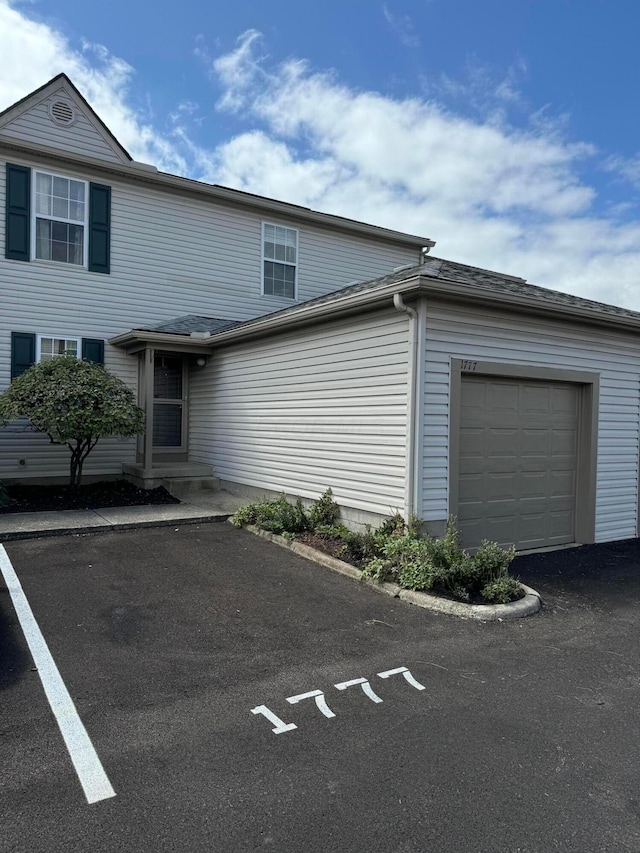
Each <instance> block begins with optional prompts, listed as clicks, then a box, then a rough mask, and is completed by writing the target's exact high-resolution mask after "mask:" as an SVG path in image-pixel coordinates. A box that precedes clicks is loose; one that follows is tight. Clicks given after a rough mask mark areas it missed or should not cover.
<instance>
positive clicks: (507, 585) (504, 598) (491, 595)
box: [481, 575, 521, 604]
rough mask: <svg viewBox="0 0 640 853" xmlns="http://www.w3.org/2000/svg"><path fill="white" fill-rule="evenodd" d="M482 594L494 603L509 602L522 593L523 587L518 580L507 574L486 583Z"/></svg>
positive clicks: (486, 599)
mask: <svg viewBox="0 0 640 853" xmlns="http://www.w3.org/2000/svg"><path fill="white" fill-rule="evenodd" d="M481 594H482V597H483V598H484V599H485V601H488V602H491V603H492V604H507V602H509V601H513V600H514V599H515V598H517V597H518V596H519V595H520V594H521V589H520V584H519V583H518V581H517V580H516V579H515V578H512V577H509V576H508V575H507V576H505V577H501V578H496V580H494V581H490V582H489V583H487V584H485V585H484V586H483V587H482V593H481Z"/></svg>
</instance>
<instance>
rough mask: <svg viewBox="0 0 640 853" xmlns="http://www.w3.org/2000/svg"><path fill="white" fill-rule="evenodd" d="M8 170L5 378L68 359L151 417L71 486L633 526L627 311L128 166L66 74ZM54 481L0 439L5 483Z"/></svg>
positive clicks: (30, 454) (474, 526) (4, 154)
mask: <svg viewBox="0 0 640 853" xmlns="http://www.w3.org/2000/svg"><path fill="white" fill-rule="evenodd" d="M0 157H1V158H2V160H3V161H4V162H3V164H2V168H1V174H0V195H4V203H1V201H0V210H1V211H2V212H1V213H0V216H4V220H0V235H2V236H0V241H4V251H2V252H1V253H0V254H1V256H0V291H1V293H2V306H3V310H2V313H1V315H0V388H4V387H7V385H8V383H9V382H10V381H11V378H12V377H13V376H17V375H18V374H19V373H20V372H21V371H23V370H25V369H26V368H27V367H28V366H29V365H30V364H32V363H33V362H35V361H38V360H40V359H44V358H54V357H55V356H56V355H57V354H59V353H61V352H65V351H72V352H74V353H76V354H77V355H78V357H85V358H90V359H93V360H96V361H100V362H103V363H104V364H105V365H106V366H107V368H108V369H109V370H112V371H113V372H114V373H116V374H117V375H118V376H120V377H121V378H122V379H123V380H124V381H126V382H127V383H128V384H129V385H130V386H131V387H132V388H134V389H137V391H138V394H139V399H140V402H141V405H143V407H144V408H145V411H146V415H147V430H146V434H145V436H144V437H142V438H141V439H139V440H138V442H136V441H131V440H118V439H113V440H104V441H101V442H99V444H98V446H97V448H96V450H95V451H94V452H93V453H92V455H91V456H90V457H89V459H88V460H87V464H86V467H85V472H86V474H87V475H89V476H93V477H104V476H120V475H122V473H123V471H124V473H125V474H126V475H127V476H128V477H130V478H132V479H133V480H134V481H135V482H139V483H143V484H145V485H155V484H157V483H158V482H161V481H162V480H163V479H164V478H166V477H167V476H168V475H171V474H172V473H173V474H176V475H178V474H180V475H184V474H185V473H186V474H189V473H196V472H212V471H215V475H216V476H217V477H218V478H220V480H221V481H222V482H223V483H224V484H225V485H226V486H227V488H231V489H236V490H246V491H247V493H250V492H253V493H254V494H256V493H257V494H263V493H265V492H279V491H284V492H285V493H287V494H289V495H301V496H303V497H305V498H315V497H317V496H318V495H319V494H320V493H321V492H322V491H324V489H326V488H327V486H331V487H332V489H333V491H334V494H335V496H336V498H337V500H338V502H339V503H340V504H341V507H342V509H343V512H344V514H345V516H346V517H347V518H348V519H350V520H351V521H352V522H354V523H362V522H366V521H377V520H378V519H380V518H381V517H383V516H387V515H389V514H391V513H393V512H395V511H397V510H400V511H401V512H403V513H405V514H407V515H408V514H411V513H415V514H416V515H418V516H419V517H420V518H422V519H423V520H424V521H425V523H426V525H427V528H428V529H430V530H431V531H433V532H436V533H439V532H441V531H442V530H443V529H444V526H445V524H446V521H447V518H448V517H449V515H451V514H453V515H456V516H457V517H458V521H459V526H460V527H461V529H462V532H463V536H464V541H465V544H466V545H469V546H472V545H475V544H478V542H479V541H480V540H481V539H482V538H483V537H487V538H491V539H497V540H498V541H500V542H503V543H508V542H515V543H516V544H517V546H518V547H519V548H521V549H525V548H540V547H548V546H554V545H556V546H557V545H563V544H570V543H573V542H591V541H605V540H610V539H616V538H624V537H630V536H636V535H637V532H638V457H639V446H640V352H639V351H638V345H637V344H638V331H639V330H640V314H637V313H635V312H632V311H625V310H623V309H618V308H614V307H612V306H606V305H601V304H599V303H595V302H590V301H588V300H583V299H579V298H577V297H571V296H568V295H566V294H561V293H556V292H554V291H551V290H546V289H543V288H539V287H535V286H533V285H529V284H527V283H526V282H525V281H524V280H522V279H518V278H514V277H511V276H505V275H500V274H498V273H493V272H488V271H486V270H480V269H477V268H474V267H469V266H467V265H464V264H457V263H453V262H451V261H445V260H441V259H438V258H433V257H432V256H431V255H430V254H429V249H430V248H431V247H432V246H433V245H434V244H433V241H431V240H429V239H428V238H425V237H416V236H412V235H407V234H402V233H399V232H394V231H391V230H388V229H384V228H378V227H375V226H371V225H366V224H363V223H360V222H354V221H351V220H348V219H344V218H341V217H337V216H331V215H328V214H321V213H318V212H315V211H312V210H309V209H307V208H302V207H299V206H295V205H290V204H286V203H283V202H278V201H273V200H270V199H266V198H261V197H258V196H253V195H250V194H247V193H242V192H238V191H235V190H230V189H226V188H223V187H219V186H212V185H209V184H203V183H199V182H197V181H192V180H188V179H185V178H181V177H176V176H174V175H168V174H165V173H162V172H159V171H157V170H156V169H155V168H154V167H152V166H149V165H146V164H142V163H136V162H134V161H132V159H131V158H130V156H129V155H128V154H127V152H126V151H125V150H124V149H123V148H122V146H121V145H120V144H119V143H118V141H117V140H116V139H115V138H114V137H113V135H112V134H111V133H110V132H109V130H108V129H107V128H106V127H105V125H104V124H103V123H102V121H101V120H100V118H99V117H98V116H97V115H96V114H95V113H94V111H93V110H92V109H91V107H90V106H89V104H88V103H87V102H86V101H85V100H84V98H83V97H82V96H81V95H80V93H79V92H78V91H77V90H76V89H75V88H74V86H73V85H72V83H71V82H70V81H69V80H68V78H66V77H65V76H64V75H60V76H58V77H56V78H54V80H52V81H50V82H49V83H47V84H46V85H45V86H43V87H42V88H40V89H38V90H37V91H36V92H33V93H32V94H30V95H28V96H27V97H26V98H25V99H23V100H22V101H20V102H19V103H17V104H15V105H14V106H13V107H11V108H9V109H8V110H6V111H5V112H4V113H2V114H0ZM66 470H67V454H66V452H65V451H64V450H63V449H61V448H56V447H52V446H51V445H50V444H49V443H48V441H47V440H46V439H45V438H43V437H42V436H40V435H37V434H34V433H30V432H27V431H25V430H24V427H23V426H22V425H21V424H12V425H10V426H8V427H7V428H5V429H4V430H2V431H1V432H0V478H3V479H16V478H17V479H27V478H50V477H56V478H58V477H60V478H62V477H64V476H65V473H66Z"/></svg>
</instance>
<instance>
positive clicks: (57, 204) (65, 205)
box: [53, 196, 69, 219]
mask: <svg viewBox="0 0 640 853" xmlns="http://www.w3.org/2000/svg"><path fill="white" fill-rule="evenodd" d="M53 215H54V216H59V217H60V219H68V218H69V202H68V201H67V199H66V198H56V196H54V197H53Z"/></svg>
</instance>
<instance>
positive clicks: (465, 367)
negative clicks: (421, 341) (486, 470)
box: [449, 358, 600, 544]
mask: <svg viewBox="0 0 640 853" xmlns="http://www.w3.org/2000/svg"><path fill="white" fill-rule="evenodd" d="M463 375H472V376H488V377H503V378H512V379H523V380H527V379H538V380H542V381H547V382H569V383H572V384H575V385H577V386H578V387H579V392H580V396H579V429H578V432H579V437H578V464H577V484H576V527H575V541H576V542H577V543H581V544H582V543H589V542H594V541H595V527H596V463H597V446H598V411H599V397H600V375H599V374H598V373H586V372H583V371H578V370H564V369H562V368H553V367H538V366H535V365H522V364H503V363H496V362H489V361H477V360H475V359H459V358H452V359H451V389H450V408H449V515H453V516H457V514H458V482H459V480H458V478H459V458H460V402H461V386H462V376H463Z"/></svg>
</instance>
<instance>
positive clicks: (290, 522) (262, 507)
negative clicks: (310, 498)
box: [231, 493, 309, 534]
mask: <svg viewBox="0 0 640 853" xmlns="http://www.w3.org/2000/svg"><path fill="white" fill-rule="evenodd" d="M231 521H232V522H233V524H235V526H236V527H243V526H244V525H246V524H255V526H256V527H259V528H260V529H261V530H268V531H269V532H270V533H277V534H284V533H288V534H292V533H301V532H302V531H303V530H307V529H308V527H309V519H308V518H307V515H306V513H305V511H304V507H303V506H302V501H301V500H300V498H298V499H297V501H296V502H295V504H291V503H289V501H288V500H287V498H286V496H285V495H284V493H283V494H281V495H279V496H278V497H277V498H273V499H271V500H263V501H259V502H258V503H254V504H248V505H247V506H244V507H240V509H239V510H237V512H236V513H235V514H234V515H233V516H232V518H231Z"/></svg>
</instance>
